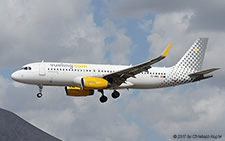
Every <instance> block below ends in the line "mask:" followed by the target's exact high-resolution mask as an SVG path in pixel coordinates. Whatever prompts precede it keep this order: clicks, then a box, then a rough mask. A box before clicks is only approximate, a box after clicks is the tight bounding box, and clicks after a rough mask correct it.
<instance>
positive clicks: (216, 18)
mask: <svg viewBox="0 0 225 141" xmlns="http://www.w3.org/2000/svg"><path fill="white" fill-rule="evenodd" d="M109 5H110V7H111V9H110V11H111V16H112V17H113V18H115V19H119V18H124V17H128V18H143V17H144V16H146V15H148V14H154V15H158V14H170V13H173V12H183V11H189V10H191V11H194V13H195V15H194V16H193V17H192V19H191V24H190V25H189V26H190V27H189V30H197V31H201V30H205V31H215V30H216V31H224V28H223V25H224V22H225V20H224V19H225V17H224V14H223V13H224V12H225V9H224V1H223V0H219V1H217V2H214V1H210V0H207V1H204V3H203V1H201V0H197V1H196V0H191V1H179V0H172V1H158V0H140V1H135V0H120V1H117V3H116V4H112V3H111V4H109ZM112 5H115V6H112Z"/></svg>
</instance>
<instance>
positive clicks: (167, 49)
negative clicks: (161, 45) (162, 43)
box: [162, 43, 172, 57]
mask: <svg viewBox="0 0 225 141" xmlns="http://www.w3.org/2000/svg"><path fill="white" fill-rule="evenodd" d="M171 46H172V43H170V44H169V46H168V47H167V48H166V50H165V51H164V52H163V55H162V57H166V56H167V54H168V52H169V50H170V47H171Z"/></svg>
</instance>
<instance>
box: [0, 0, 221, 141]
mask: <svg viewBox="0 0 225 141" xmlns="http://www.w3.org/2000/svg"><path fill="white" fill-rule="evenodd" d="M224 13H225V1H224V0H216V1H211V0H204V1H203V0H189V1H180V0H171V1H162V0H139V1H137V0H114V1H113V0H95V1H91V0H82V1H80V0H64V1H60V0H39V1H36V0H7V1H6V0H1V1H0V31H1V32H0V89H1V91H0V107H1V108H5V109H7V110H10V111H13V112H14V113H16V114H18V115H19V116H21V117H22V118H24V119H25V120H27V121H29V122H30V123H32V124H33V125H35V126H37V127H39V128H40V129H42V130H44V131H46V132H48V133H50V134H51V135H53V136H55V137H57V138H60V139H62V140H66V141H72V140H80V141H114V140H123V141H126V140H127V141H128V140H129V141H136V140H140V141H148V140H159V141H165V140H177V139H174V138H173V136H174V135H222V136H223V138H225V134H224V133H225V126H224V124H223V123H224V122H225V109H224V107H225V92H224V90H225V87H224V80H225V75H224V74H225V71H224V68H225V63H223V60H224V52H225V48H224V39H225V27H224V25H225V14H224ZM199 37H208V38H209V42H208V46H207V50H206V55H205V59H204V64H203V69H208V68H213V67H219V68H220V70H219V71H216V72H215V73H214V77H213V78H211V79H208V80H204V81H200V82H197V83H192V84H186V85H182V86H176V87H172V88H165V89H153V90H129V91H127V90H120V93H121V96H120V97H119V98H118V99H116V100H114V99H112V98H111V96H110V95H111V91H106V95H107V96H108V98H109V100H108V101H107V102H106V103H104V104H101V103H100V102H99V97H100V94H99V93H98V92H95V95H94V96H92V97H85V98H74V97H67V96H66V94H65V91H64V88H63V87H44V89H43V97H42V98H41V99H38V98H37V97H36V94H37V93H38V87H37V86H31V85H24V84H19V83H17V82H14V81H13V80H12V79H11V78H10V75H11V73H12V72H13V71H16V70H17V69H20V67H21V66H23V65H25V64H28V63H31V62H39V61H42V60H44V61H54V62H72V63H95V64H119V65H130V64H133V65H135V64H138V63H141V62H144V61H147V60H149V59H153V58H155V57H158V55H160V53H162V52H163V50H164V49H165V48H166V47H167V46H168V45H169V44H170V43H172V44H173V45H172V47H171V50H170V52H169V54H168V56H167V58H166V59H164V60H163V61H161V62H159V63H157V64H155V65H154V66H172V65H174V64H176V62H177V61H178V60H179V59H180V58H181V57H182V56H183V54H184V53H185V52H186V51H187V50H188V48H189V47H190V46H191V45H192V43H193V42H194V41H195V40H196V39H197V38H199Z"/></svg>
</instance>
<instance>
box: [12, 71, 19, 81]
mask: <svg viewBox="0 0 225 141" xmlns="http://www.w3.org/2000/svg"><path fill="white" fill-rule="evenodd" d="M11 78H12V79H13V80H15V81H18V80H19V74H18V72H14V73H13V74H12V75H11Z"/></svg>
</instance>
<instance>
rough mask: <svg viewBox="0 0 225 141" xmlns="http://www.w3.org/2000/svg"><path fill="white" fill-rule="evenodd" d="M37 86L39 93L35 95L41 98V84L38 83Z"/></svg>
mask: <svg viewBox="0 0 225 141" xmlns="http://www.w3.org/2000/svg"><path fill="white" fill-rule="evenodd" d="M38 87H39V93H38V94H37V97H38V98H41V97H42V89H43V86H42V85H38Z"/></svg>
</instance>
